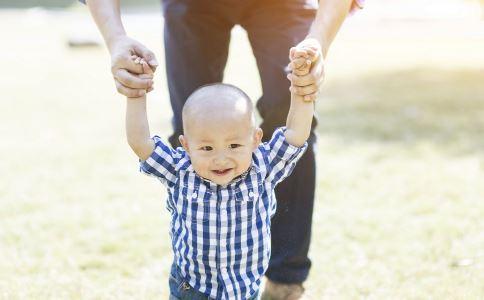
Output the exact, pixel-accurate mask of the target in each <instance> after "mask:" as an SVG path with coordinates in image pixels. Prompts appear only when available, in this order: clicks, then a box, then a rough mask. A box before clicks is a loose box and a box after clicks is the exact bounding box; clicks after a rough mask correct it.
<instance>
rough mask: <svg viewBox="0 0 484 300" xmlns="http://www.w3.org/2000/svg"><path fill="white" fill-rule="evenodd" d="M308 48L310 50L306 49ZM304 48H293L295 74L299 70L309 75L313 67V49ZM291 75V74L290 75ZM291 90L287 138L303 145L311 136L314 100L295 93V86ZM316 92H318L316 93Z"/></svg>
mask: <svg viewBox="0 0 484 300" xmlns="http://www.w3.org/2000/svg"><path fill="white" fill-rule="evenodd" d="M306 50H308V51H306ZM306 50H305V49H302V50H301V51H296V50H294V51H293V49H291V63H290V65H291V67H292V70H293V74H295V73H296V72H298V75H307V74H309V71H310V69H311V63H312V61H313V60H312V59H313V57H311V55H312V54H313V53H312V51H311V49H306ZM288 76H291V75H288ZM290 91H291V106H290V108H289V113H288V116H287V121H286V132H285V136H286V140H287V142H288V143H289V144H291V145H294V146H297V147H301V146H303V145H304V143H305V142H306V141H307V139H308V138H309V134H310V132H311V123H312V120H313V116H314V100H315V98H314V97H313V98H309V99H307V100H309V101H307V100H305V98H304V97H303V96H299V95H297V94H296V93H295V87H294V86H291V87H290ZM315 94H316V93H315Z"/></svg>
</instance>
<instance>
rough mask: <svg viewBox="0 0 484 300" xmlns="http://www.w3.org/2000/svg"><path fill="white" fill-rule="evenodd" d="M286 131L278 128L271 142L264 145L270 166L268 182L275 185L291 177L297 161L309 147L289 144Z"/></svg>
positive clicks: (283, 128)
mask: <svg viewBox="0 0 484 300" xmlns="http://www.w3.org/2000/svg"><path fill="white" fill-rule="evenodd" d="M285 131H286V128H285V127H281V128H278V129H277V130H276V131H275V132H274V134H273V135H272V138H271V140H270V141H269V142H267V143H265V144H264V149H265V151H266V154H267V155H268V164H269V166H268V173H267V176H266V180H268V181H270V182H272V184H274V185H277V184H278V183H280V182H281V181H282V180H284V179H285V178H286V177H288V176H289V175H291V173H292V171H293V169H294V167H295V166H296V163H297V161H298V160H299V159H300V158H301V156H302V155H303V154H304V152H305V151H306V148H307V147H308V144H307V143H305V144H304V145H303V146H302V147H296V146H293V145H291V144H289V143H288V142H287V140H286V136H285V135H284V132H285Z"/></svg>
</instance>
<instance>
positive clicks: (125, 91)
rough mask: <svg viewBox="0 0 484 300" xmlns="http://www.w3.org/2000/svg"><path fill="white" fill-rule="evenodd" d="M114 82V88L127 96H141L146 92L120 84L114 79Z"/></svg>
mask: <svg viewBox="0 0 484 300" xmlns="http://www.w3.org/2000/svg"><path fill="white" fill-rule="evenodd" d="M115 84H116V90H117V91H118V93H120V94H122V95H125V96H126V97H128V98H136V97H141V96H143V95H144V94H146V91H145V90H143V89H132V88H129V87H126V86H124V85H122V84H121V83H120V82H119V81H115Z"/></svg>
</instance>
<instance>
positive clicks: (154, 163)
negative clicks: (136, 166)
mask: <svg viewBox="0 0 484 300" xmlns="http://www.w3.org/2000/svg"><path fill="white" fill-rule="evenodd" d="M153 141H154V142H155V149H154V150H153V153H151V155H150V157H148V158H147V159H146V160H145V161H140V171H141V172H142V173H145V174H147V175H150V176H154V177H156V178H158V179H159V180H160V181H161V182H163V183H165V184H167V185H168V186H171V185H173V184H175V183H176V175H177V174H176V172H177V171H176V165H177V162H178V161H179V158H180V153H179V152H177V151H176V150H174V149H173V148H171V147H170V146H168V145H166V144H165V143H164V142H163V141H162V140H161V139H160V137H158V136H154V137H153Z"/></svg>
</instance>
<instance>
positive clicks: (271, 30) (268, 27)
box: [162, 0, 317, 283]
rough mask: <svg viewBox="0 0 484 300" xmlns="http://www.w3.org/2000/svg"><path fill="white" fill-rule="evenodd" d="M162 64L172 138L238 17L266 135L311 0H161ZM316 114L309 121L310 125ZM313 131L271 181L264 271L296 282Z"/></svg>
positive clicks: (307, 212) (282, 107) (216, 73)
mask: <svg viewBox="0 0 484 300" xmlns="http://www.w3.org/2000/svg"><path fill="white" fill-rule="evenodd" d="M162 5H163V14H164V17H165V26H164V40H165V55H166V57H165V58H166V72H167V79H168V88H169V92H170V101H171V106H172V109H173V114H174V118H173V128H174V133H173V135H172V136H171V137H170V138H169V141H170V143H171V144H172V146H174V147H177V146H179V142H178V136H179V135H180V134H182V133H183V123H182V108H183V104H184V103H185V101H186V99H187V98H188V96H189V95H190V94H191V93H192V92H193V91H194V90H195V89H197V88H198V87H200V86H202V85H204V84H209V83H214V82H221V81H222V80H223V71H224V68H225V64H226V61H227V56H228V50H229V42H230V32H231V29H232V27H233V26H234V25H236V24H240V25H241V26H242V27H243V28H244V29H245V30H246V31H247V33H248V37H249V40H250V43H251V45H252V50H253V52H254V56H255V58H256V61H257V65H258V68H259V73H260V76H261V83H262V89H263V95H262V97H261V98H260V99H259V100H258V101H257V109H258V111H259V113H260V115H261V117H262V124H261V125H260V127H261V128H262V130H263V131H264V141H267V140H268V139H269V138H270V137H271V136H272V133H273V132H274V130H275V128H277V127H279V126H283V125H284V124H285V123H286V118H287V113H288V110H289V104H290V93H289V91H288V89H289V81H288V80H287V79H286V68H285V67H286V66H287V64H288V63H289V59H288V55H289V48H290V47H292V46H295V45H297V43H299V42H300V41H302V40H303V39H304V38H305V36H306V35H307V33H308V31H309V27H310V26H311V23H312V21H313V20H314V16H315V13H316V7H317V0H163V1H162ZM314 126H316V120H314V121H313V129H314ZM314 142H315V135H314V132H312V133H311V137H310V139H309V147H308V150H307V151H306V153H305V154H304V156H303V157H302V158H301V160H300V161H299V162H298V164H297V166H296V168H295V169H294V171H293V174H292V175H291V176H290V177H289V178H287V179H286V180H285V181H284V182H282V183H281V184H279V186H278V187H277V188H276V197H277V201H278V209H277V213H276V215H275V216H274V218H273V219H272V225H271V229H272V256H271V260H270V262H269V269H268V271H267V274H266V275H267V277H269V279H271V280H273V281H277V282H282V283H301V282H303V281H304V280H305V279H306V278H307V276H308V272H309V268H310V265H311V261H310V260H309V258H308V256H307V254H308V250H309V243H310V237H311V224H312V214H313V205H314V190H315V176H316V166H315V154H314V149H313V148H314V147H313V144H314Z"/></svg>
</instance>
